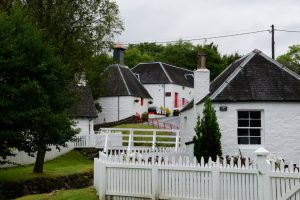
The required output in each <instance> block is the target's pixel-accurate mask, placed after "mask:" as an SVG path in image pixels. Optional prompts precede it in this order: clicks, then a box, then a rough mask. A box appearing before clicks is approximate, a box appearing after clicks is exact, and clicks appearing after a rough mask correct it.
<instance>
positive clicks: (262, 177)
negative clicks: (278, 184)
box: [255, 147, 272, 200]
mask: <svg viewBox="0 0 300 200" xmlns="http://www.w3.org/2000/svg"><path fill="white" fill-rule="evenodd" d="M255 154H256V167H257V170H258V199H259V200H272V193H271V192H272V191H271V179H270V176H269V172H270V166H269V164H268V163H267V161H266V159H267V156H268V155H269V154H270V152H269V151H267V150H266V149H265V148H263V147H260V148H258V149H257V150H256V151H255Z"/></svg>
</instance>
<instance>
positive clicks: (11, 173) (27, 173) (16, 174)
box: [0, 151, 93, 182]
mask: <svg viewBox="0 0 300 200" xmlns="http://www.w3.org/2000/svg"><path fill="white" fill-rule="evenodd" d="M92 170H93V161H92V160H89V159H87V158H86V157H84V156H83V155H81V154H80V153H79V152H77V151H71V152H69V153H67V154H65V155H63V156H60V157H58V158H56V159H54V160H52V161H48V162H46V163H45V164H44V173H40V174H39V173H33V172H32V171H33V165H25V166H17V167H11V168H6V169H0V182H16V181H24V180H29V179H34V178H37V177H58V176H65V175H70V174H76V173H84V172H89V171H92Z"/></svg>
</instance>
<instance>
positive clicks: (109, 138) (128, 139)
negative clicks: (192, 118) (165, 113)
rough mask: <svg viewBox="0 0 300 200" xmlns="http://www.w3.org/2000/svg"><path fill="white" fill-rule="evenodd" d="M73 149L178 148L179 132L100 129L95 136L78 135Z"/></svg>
mask: <svg viewBox="0 0 300 200" xmlns="http://www.w3.org/2000/svg"><path fill="white" fill-rule="evenodd" d="M74 146H75V148H88V147H96V148H103V149H104V152H107V151H109V150H115V149H119V150H126V151H132V150H142V149H152V150H154V149H157V148H160V147H174V148H175V151H177V150H178V149H179V147H180V132H179V130H162V129H132V128H102V129H100V130H99V131H95V134H88V135H78V136H77V138H76V139H75V141H74Z"/></svg>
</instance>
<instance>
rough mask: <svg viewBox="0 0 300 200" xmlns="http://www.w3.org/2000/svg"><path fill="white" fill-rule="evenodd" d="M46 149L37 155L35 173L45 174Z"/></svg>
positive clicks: (40, 150)
mask: <svg viewBox="0 0 300 200" xmlns="http://www.w3.org/2000/svg"><path fill="white" fill-rule="evenodd" d="M45 155H46V149H39V150H38V152H37V155H36V160H35V164H34V169H33V172H38V173H43V169H44V160H45Z"/></svg>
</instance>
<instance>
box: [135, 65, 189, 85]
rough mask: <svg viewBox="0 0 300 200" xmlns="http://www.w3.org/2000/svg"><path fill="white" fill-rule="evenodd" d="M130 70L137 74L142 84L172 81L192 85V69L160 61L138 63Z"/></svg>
mask: <svg viewBox="0 0 300 200" xmlns="http://www.w3.org/2000/svg"><path fill="white" fill-rule="evenodd" d="M132 71H133V72H134V73H136V74H138V75H139V77H140V81H141V82H142V83H143V84H155V83H158V84H168V83H174V84H178V85H182V86H187V87H193V84H194V79H193V74H194V73H193V71H190V70H187V69H183V68H180V67H176V66H173V65H169V64H166V63H162V62H151V63H140V64H138V65H137V66H135V67H134V68H133V69H132ZM186 75H192V76H186Z"/></svg>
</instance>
